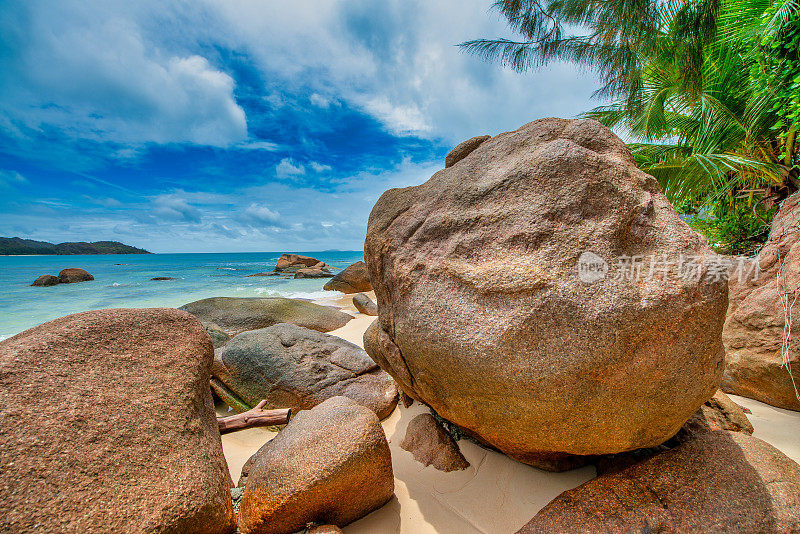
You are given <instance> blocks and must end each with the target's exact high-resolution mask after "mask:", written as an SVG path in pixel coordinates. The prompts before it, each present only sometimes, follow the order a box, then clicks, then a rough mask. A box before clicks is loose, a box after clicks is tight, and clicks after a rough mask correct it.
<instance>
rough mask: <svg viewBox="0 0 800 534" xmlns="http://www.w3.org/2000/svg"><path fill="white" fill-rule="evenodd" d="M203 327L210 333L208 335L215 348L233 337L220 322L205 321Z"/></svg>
mask: <svg viewBox="0 0 800 534" xmlns="http://www.w3.org/2000/svg"><path fill="white" fill-rule="evenodd" d="M203 328H205V329H206V333H207V334H208V337H210V338H211V343H213V344H214V348H215V349H217V348H219V347H221V346H223V345H224V344H225V343H227V342H228V341H230V339H231V336H229V335H228V334H226V333H225V330H223V329H222V327H221V326H220V325H218V324H215V323H203Z"/></svg>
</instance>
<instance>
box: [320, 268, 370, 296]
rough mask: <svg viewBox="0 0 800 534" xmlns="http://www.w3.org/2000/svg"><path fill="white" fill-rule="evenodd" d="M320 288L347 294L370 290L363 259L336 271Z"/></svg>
mask: <svg viewBox="0 0 800 534" xmlns="http://www.w3.org/2000/svg"><path fill="white" fill-rule="evenodd" d="M322 289H325V290H326V291H341V292H342V293H348V294H349V293H361V292H362V291H372V283H371V282H370V281H369V273H368V272H367V266H366V265H365V264H364V262H363V261H357V262H355V263H354V264H352V265H349V266H348V267H346V268H345V269H344V270H343V271H342V272H340V273H337V274H336V275H335V276H334V277H333V278H331V279H330V280H328V283H327V284H325V285H324V286H323V287H322Z"/></svg>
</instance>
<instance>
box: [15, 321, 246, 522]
mask: <svg viewBox="0 0 800 534" xmlns="http://www.w3.org/2000/svg"><path fill="white" fill-rule="evenodd" d="M212 357H213V348H212V346H211V340H210V339H209V338H208V336H207V335H206V333H205V331H204V330H203V327H202V326H201V325H200V323H199V322H198V321H197V320H196V319H195V318H194V317H192V316H191V315H189V314H188V313H185V312H181V311H178V310H175V309H137V310H130V309H115V310H100V311H92V312H85V313H79V314H75V315H69V316H67V317H62V318H60V319H56V320H54V321H50V322H48V323H44V324H42V325H39V326H37V327H35V328H32V329H30V330H26V331H24V332H22V333H20V334H17V335H16V336H14V337H12V338H10V339H7V340H5V341H2V342H0V426H1V427H2V428H3V431H2V432H0V531H2V532H36V533H54V532H76V533H77V532H80V533H89V534H91V533H98V534H101V533H102V534H105V533H108V532H126V533H128V532H130V533H154V532H186V533H190V532H198V533H199V532H203V533H226V532H231V531H232V530H233V529H235V526H236V522H235V519H234V515H233V509H232V506H231V497H230V489H229V488H230V482H229V481H230V479H229V476H228V468H227V465H226V463H225V458H224V457H223V455H222V444H221V442H220V436H219V430H218V428H217V420H216V415H215V412H214V406H213V402H212V400H211V394H210V391H209V388H208V380H209V371H210V367H211V360H212Z"/></svg>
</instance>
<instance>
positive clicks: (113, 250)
mask: <svg viewBox="0 0 800 534" xmlns="http://www.w3.org/2000/svg"><path fill="white" fill-rule="evenodd" d="M36 254H59V255H70V254H151V252H148V251H147V250H144V249H142V248H136V247H132V246H130V245H125V244H124V243H119V242H117V241H95V242H93V243H87V242H84V241H80V242H77V243H59V244H57V245H56V244H54V243H48V242H47V241H34V240H33V239H22V238H19V237H0V255H4V256H11V255H36Z"/></svg>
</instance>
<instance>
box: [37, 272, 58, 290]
mask: <svg viewBox="0 0 800 534" xmlns="http://www.w3.org/2000/svg"><path fill="white" fill-rule="evenodd" d="M58 283H60V282H59V280H58V277H57V276H53V275H52V274H43V275H42V276H40V277H39V278H37V279H36V280H34V281H33V283H32V284H31V286H33V287H48V286H54V285H56V284H58Z"/></svg>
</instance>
